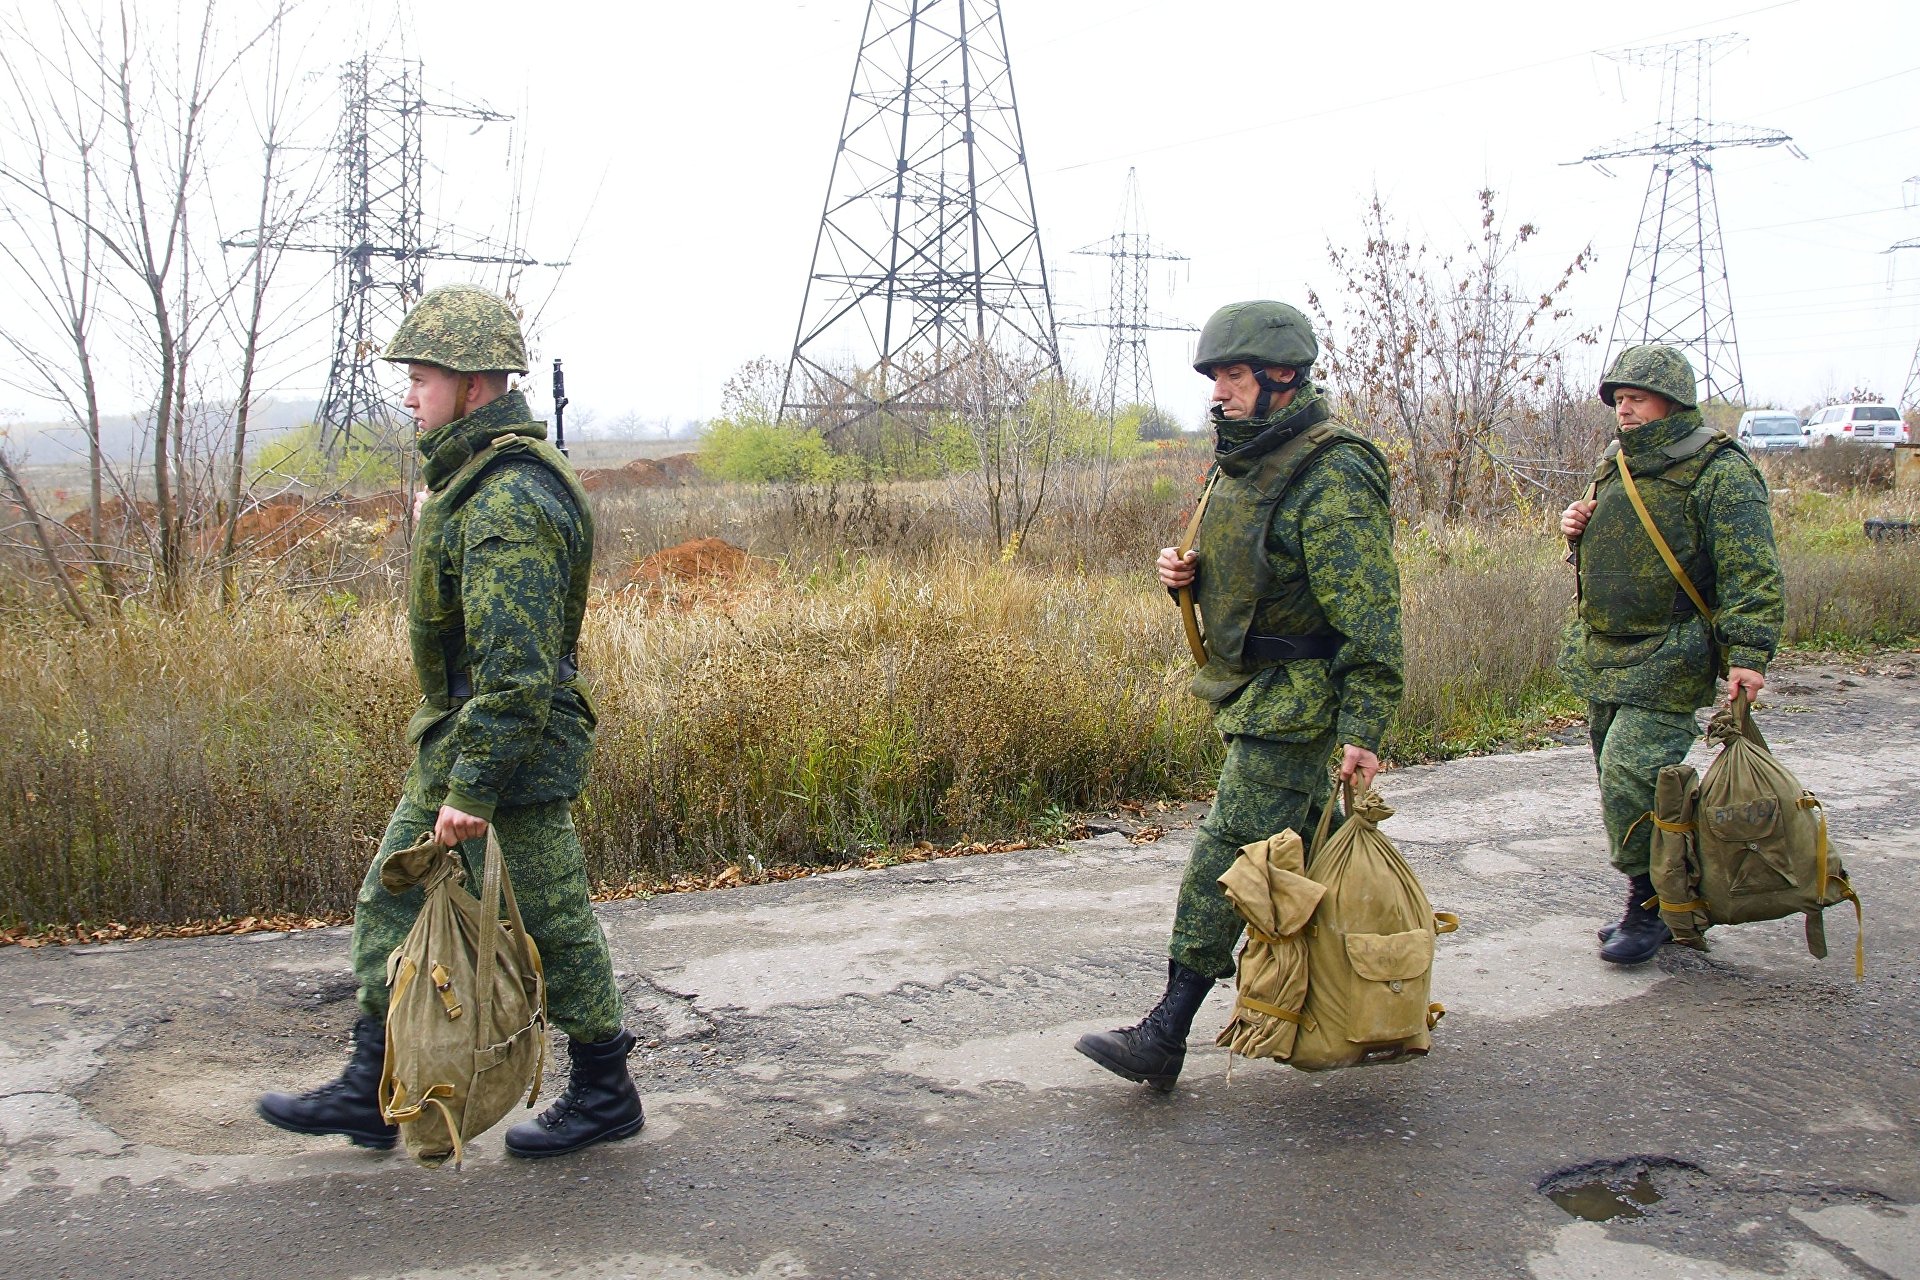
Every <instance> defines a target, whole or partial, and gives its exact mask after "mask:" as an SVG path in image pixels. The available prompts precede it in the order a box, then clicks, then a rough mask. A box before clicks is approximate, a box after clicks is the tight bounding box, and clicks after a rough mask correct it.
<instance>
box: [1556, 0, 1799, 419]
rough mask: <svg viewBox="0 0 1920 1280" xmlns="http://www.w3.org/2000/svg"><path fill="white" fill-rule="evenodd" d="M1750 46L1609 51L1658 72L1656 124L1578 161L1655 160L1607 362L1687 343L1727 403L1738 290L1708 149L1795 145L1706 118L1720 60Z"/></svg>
mask: <svg viewBox="0 0 1920 1280" xmlns="http://www.w3.org/2000/svg"><path fill="white" fill-rule="evenodd" d="M1744 42H1745V37H1743V36H1738V35H1733V34H1728V35H1720V36H1711V37H1708V38H1705V39H1700V40H1685V41H1681V42H1679V43H1677V44H1663V45H1648V46H1645V47H1642V48H1635V49H1623V50H1620V51H1618V52H1616V53H1610V54H1607V55H1605V56H1606V57H1608V58H1611V59H1613V60H1614V61H1616V62H1621V63H1625V64H1627V65H1629V66H1636V67H1657V68H1658V69H1659V71H1660V101H1661V106H1660V121H1659V123H1658V124H1656V125H1655V126H1654V127H1653V129H1652V130H1651V132H1649V133H1646V134H1642V135H1640V136H1638V137H1635V138H1632V139H1628V140H1626V141H1623V142H1619V143H1616V144H1614V145H1613V146H1610V147H1608V148H1605V149H1604V150H1600V151H1595V152H1593V153H1591V154H1589V155H1586V156H1582V157H1581V158H1580V159H1579V160H1578V161H1574V162H1573V163H1576V164H1592V165H1595V166H1596V167H1598V168H1600V170H1601V172H1603V173H1605V172H1608V170H1607V169H1606V164H1605V162H1606V161H1608V160H1624V159H1629V158H1633V157H1638V156H1651V157H1653V170H1652V172H1651V173H1650V174H1649V175H1648V178H1647V194H1646V198H1645V199H1644V200H1643V201H1642V202H1641V206H1640V226H1639V229H1638V230H1637V231H1635V233H1634V237H1633V253H1632V255H1631V256H1630V257H1629V258H1628V260H1627V274H1626V279H1625V280H1624V282H1623V283H1622V285H1621V288H1620V305H1619V308H1618V310H1616V311H1615V312H1614V317H1613V331H1612V333H1611V334H1610V335H1609V336H1608V338H1607V362H1608V364H1609V365H1611V363H1612V361H1613V357H1614V354H1615V353H1616V352H1618V351H1619V350H1620V349H1621V348H1622V347H1628V346H1632V345H1634V344H1636V343H1643V342H1658V343H1665V344H1668V345H1671V346H1676V347H1682V348H1684V349H1685V350H1686V352H1687V354H1688V355H1689V356H1690V357H1691V358H1692V360H1693V366H1694V368H1695V370H1697V371H1698V372H1699V374H1700V375H1701V378H1700V398H1701V399H1702V400H1703V401H1705V400H1708V399H1713V398H1718V399H1720V400H1723V401H1727V402H1729V403H1734V402H1739V401H1742V400H1743V399H1744V397H1745V394H1746V389H1745V386H1744V385H1743V382H1742V379H1741V374H1740V348H1739V343H1738V340H1737V338H1736V336H1735V333H1734V324H1733V294H1732V291H1731V289H1730V288H1729V287H1728V283H1727V255H1726V248H1725V245H1724V243H1723V241H1722V238H1721V233H1720V207H1719V202H1718V200H1717V198H1716V196H1715V194H1714V186H1713V166H1712V165H1711V164H1709V163H1707V160H1706V157H1707V155H1708V153H1710V152H1713V151H1717V150H1720V149H1722V148H1725V147H1777V146H1780V145H1782V144H1789V145H1790V144H1791V143H1792V141H1793V140H1792V139H1791V138H1790V137H1788V136H1787V135H1786V134H1784V133H1781V132H1780V131H1779V130H1777V129H1754V128H1747V127H1744V126H1740V125H1720V124H1714V123H1713V122H1712V120H1711V119H1710V116H1711V105H1712V93H1711V72H1712V67H1713V62H1714V59H1715V58H1717V57H1718V56H1720V55H1721V54H1722V53H1724V52H1726V51H1727V50H1728V49H1731V48H1734V47H1736V46H1738V45H1739V44H1742V43H1744Z"/></svg>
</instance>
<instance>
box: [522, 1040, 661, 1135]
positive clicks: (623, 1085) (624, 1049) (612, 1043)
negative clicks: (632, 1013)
mask: <svg viewBox="0 0 1920 1280" xmlns="http://www.w3.org/2000/svg"><path fill="white" fill-rule="evenodd" d="M633 1045H634V1036H633V1033H632V1032H631V1031H627V1030H624V1029H622V1030H620V1031H616V1032H614V1033H613V1034H612V1035H611V1036H609V1037H607V1038H606V1039H605V1040H596V1041H594V1042H592V1043H591V1044H590V1043H588V1042H587V1041H585V1040H571V1039H570V1040H568V1041H567V1056H568V1057H570V1058H572V1059H573V1070H572V1072H571V1073H570V1074H569V1075H568V1077H567V1087H566V1088H565V1089H564V1090H562V1091H561V1094H560V1096H559V1097H558V1098H555V1099H554V1100H553V1105H552V1106H550V1107H548V1108H547V1109H546V1110H545V1111H542V1112H541V1113H540V1114H539V1115H537V1116H535V1117H534V1118H533V1119H531V1120H525V1121H522V1122H521V1123H519V1124H517V1125H515V1126H513V1128H511V1129H509V1130H507V1154H508V1155H510V1156H523V1157H525V1158H527V1159H529V1160H537V1159H539V1158H540V1157H542V1156H563V1155H566V1154H567V1153H568V1152H569V1151H578V1150H579V1149H580V1148H582V1147H585V1146H590V1145H592V1144H593V1143H596V1142H603V1141H604V1142H611V1141H613V1140H614V1139H616V1138H631V1137H632V1136H633V1135H634V1134H636V1133H638V1132H640V1126H641V1125H643V1124H645V1123H646V1122H647V1117H646V1115H645V1114H644V1113H643V1112H642V1111H641V1109H640V1091H639V1090H638V1089H636V1088H634V1087H633V1077H632V1076H630V1075H628V1074H627V1055H628V1054H630V1053H632V1052H633Z"/></svg>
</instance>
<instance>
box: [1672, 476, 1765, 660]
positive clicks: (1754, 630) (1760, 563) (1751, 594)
mask: <svg viewBox="0 0 1920 1280" xmlns="http://www.w3.org/2000/svg"><path fill="white" fill-rule="evenodd" d="M1694 492H1695V494H1696V495H1697V496H1696V502H1697V504H1698V505H1697V508H1696V509H1697V510H1698V512H1699V514H1700V524H1701V528H1702V529H1703V530H1704V531H1705V534H1706V549H1707V554H1708V555H1709V556H1710V557H1711V558H1712V561H1713V571H1714V584H1715V589H1716V591H1717V592H1718V596H1719V598H1718V600H1716V601H1715V606H1716V607H1715V609H1714V617H1715V624H1716V627H1717V629H1718V630H1719V632H1720V639H1721V643H1723V644H1724V645H1726V649H1727V665H1728V666H1733V667H1748V668H1751V669H1752V670H1755V671H1765V670H1766V669H1767V663H1768V662H1770V661H1772V659H1773V654H1774V650H1776V649H1778V648H1779V647H1780V632H1781V631H1782V629H1784V628H1785V626H1786V621H1787V606H1786V594H1785V591H1784V589H1783V587H1782V583H1781V577H1780V553H1779V551H1778V550H1776V549H1775V547H1774V545H1773V513H1772V511H1771V510H1769V508H1768V499H1767V485H1766V481H1765V480H1763V479H1762V478H1761V476H1760V474H1759V472H1758V471H1756V470H1755V469H1754V467H1753V464H1752V463H1750V462H1748V461H1747V460H1746V459H1745V458H1744V457H1741V456H1740V455H1739V454H1736V453H1733V452H1732V451H1731V450H1729V451H1728V452H1726V453H1722V454H1721V455H1720V456H1719V457H1718V458H1715V459H1714V460H1713V462H1712V463H1711V464H1710V465H1709V466H1708V467H1707V470H1706V474H1704V475H1703V476H1701V478H1700V484H1699V486H1698V487H1697V488H1696V489H1695V491H1694Z"/></svg>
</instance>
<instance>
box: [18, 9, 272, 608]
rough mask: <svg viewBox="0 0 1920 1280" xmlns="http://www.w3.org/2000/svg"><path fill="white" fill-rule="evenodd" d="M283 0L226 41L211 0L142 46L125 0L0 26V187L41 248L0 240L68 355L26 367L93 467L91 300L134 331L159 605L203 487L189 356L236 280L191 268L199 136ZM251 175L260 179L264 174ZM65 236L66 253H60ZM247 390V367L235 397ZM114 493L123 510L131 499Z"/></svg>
mask: <svg viewBox="0 0 1920 1280" xmlns="http://www.w3.org/2000/svg"><path fill="white" fill-rule="evenodd" d="M287 8H288V6H287V4H286V3H285V2H284V0H282V2H281V3H277V4H276V5H275V6H274V7H272V8H270V9H268V10H265V11H262V12H264V17H263V18H262V21H261V23H260V25H259V26H258V28H257V29H254V30H252V31H251V32H250V33H245V34H243V36H242V38H241V39H239V40H238V41H236V42H232V43H231V44H223V43H222V41H221V39H220V32H221V31H222V30H223V29H224V28H225V26H226V25H227V24H226V21H225V18H224V16H223V15H222V14H221V13H220V12H219V5H218V3H217V0H203V3H202V4H201V5H200V7H199V8H198V10H197V12H194V11H190V10H188V11H179V12H177V13H176V14H175V15H174V16H175V17H176V18H177V19H178V20H179V23H180V25H179V26H178V27H177V28H176V29H172V30H170V31H169V32H167V33H166V35H165V36H164V37H163V38H162V39H159V40H157V41H155V42H154V44H153V47H152V48H150V47H149V42H148V40H147V37H146V33H145V31H144V30H143V28H142V26H141V23H140V20H139V18H138V16H137V15H136V14H135V12H134V9H133V7H132V6H131V5H130V4H129V3H128V2H127V0H120V3H119V4H118V6H117V7H116V8H115V9H113V10H111V11H110V12H109V13H108V14H107V16H106V17H105V18H104V19H101V20H99V21H95V22H92V23H89V22H88V21H87V20H86V19H84V18H83V17H82V16H81V15H80V12H79V6H77V5H72V4H64V3H63V4H60V5H58V6H56V7H55V8H54V9H53V10H52V13H51V16H50V18H47V19H46V20H45V22H44V24H43V26H42V27H40V28H36V29H33V30H28V29H27V27H26V20H25V19H24V18H18V19H15V20H14V21H13V22H12V23H11V24H10V25H9V28H8V29H7V31H6V35H7V36H8V37H10V38H9V39H8V40H7V41H6V44H7V46H8V47H7V50H6V52H5V54H4V57H5V59H6V74H7V79H8V83H9V85H10V86H11V88H12V92H13V95H14V97H15V98H16V99H18V100H19V105H21V106H22V112H21V115H20V116H19V118H20V119H23V120H28V121H31V123H30V124H29V125H28V126H27V128H26V129H25V135H26V137H27V138H28V139H29V144H28V146H27V148H26V154H25V156H24V157H21V156H19V155H18V154H17V153H15V152H14V149H11V148H9V149H7V151H6V152H4V153H0V187H4V188H6V189H7V190H8V191H9V193H10V195H11V198H12V199H13V200H14V201H15V202H16V203H20V204H27V205H33V206H36V212H37V213H38V214H39V216H40V217H41V218H42V219H43V220H44V221H45V222H46V224H47V225H48V227H49V232H48V234H47V236H43V237H42V238H41V243H42V244H43V245H44V244H47V243H51V245H52V252H46V251H44V250H42V251H34V250H32V249H31V248H30V247H28V246H29V245H30V244H31V242H30V241H26V240H21V241H20V242H19V243H16V237H14V236H12V235H5V236H0V242H4V243H5V245H6V259H7V261H8V262H9V263H10V265H12V266H13V267H15V269H16V274H17V275H19V276H20V277H21V278H22V279H24V280H26V281H27V288H28V290H29V293H30V294H38V295H39V296H41V297H43V298H44V299H46V300H47V301H49V302H51V303H53V304H55V305H53V306H51V307H50V308H49V310H50V312H51V313H52V314H54V315H56V316H59V317H60V318H61V327H62V328H63V329H64V330H65V331H67V333H68V334H69V336H68V337H67V339H66V345H67V346H71V347H72V348H73V350H72V354H71V356H69V357H67V358H66V359H64V360H55V359H49V360H45V361H42V362H40V367H42V369H43V372H42V373H41V374H40V381H42V382H51V383H53V384H55V385H54V387H53V389H54V390H55V392H56V394H54V395H53V396H52V397H51V398H53V399H56V400H58V401H59V402H61V403H63V404H65V405H67V406H68V407H69V411H70V413H71V414H72V415H73V416H75V417H76V418H77V419H79V420H80V421H81V422H82V423H83V426H85V428H86V429H87V430H88V432H89V438H90V441H91V453H92V455H93V461H94V466H93V472H94V475H95V477H98V476H99V475H100V474H101V473H102V471H103V470H104V467H103V466H102V464H101V459H100V457H99V454H100V448H99V434H100V410H99V376H98V365H97V360H96V353H95V349H94V348H93V347H92V345H91V344H90V340H89V335H90V332H91V325H92V323H93V322H94V320H95V318H96V316H97V310H98V305H99V300H100V299H101V298H102V297H103V296H104V297H110V298H112V299H113V300H114V301H115V302H116V303H118V304H124V306H125V307H126V308H127V313H128V314H127V319H128V320H130V321H131V322H132V328H133V331H134V332H135V333H136V334H137V335H139V336H140V337H141V338H143V339H144V341H145V355H146V360H145V364H146V368H147V371H148V374H149V376H150V377H151V378H152V382H153V395H152V400H151V405H152V411H151V417H150V419H149V423H150V448H151V453H150V462H151V468H152V486H153V494H154V508H153V510H154V516H153V528H152V549H153V561H154V564H155V567H156V569H157V578H158V582H159V587H160V592H161V597H162V599H163V600H164V601H165V602H167V603H168V604H177V603H178V602H179V600H180V592H181V587H182V582H183V574H184V573H185V570H186V568H187V563H186V551H187V545H188V543H187V533H188V527H189V523H190V521H191V520H192V519H193V518H194V511H193V507H192V503H191V495H192V491H194V490H200V491H211V488H212V486H211V483H210V481H211V475H210V474H208V475H204V476H200V477H197V478H196V476H195V475H194V471H195V468H196V466H198V465H200V464H202V463H205V462H209V461H210V457H209V455H207V454H206V453H205V452H204V451H202V450H200V449H198V448H197V447H196V440H195V437H194V436H193V434H192V431H193V429H194V427H195V425H196V424H195V423H194V421H193V417H194V409H193V404H194V398H193V396H192V394H191V393H192V389H193V387H194V383H193V377H194V372H195V371H194V364H193V355H194V351H195V349H196V345H197V344H198V343H199V342H200V341H201V340H202V339H203V338H204V337H206V336H207V335H209V334H210V333H213V332H215V331H216V329H215V326H216V325H217V324H218V323H219V321H220V320H221V318H222V314H223V309H224V307H225V306H226V304H227V301H228V299H229V298H230V296H231V294H232V292H233V291H234V290H235V289H236V288H237V287H238V283H239V278H238V277H234V278H232V279H223V278H222V276H223V273H221V272H219V271H217V270H212V271H209V270H206V269H204V266H203V264H204V263H205V262H206V261H207V259H206V255H205V254H204V252H203V251H202V248H201V246H200V245H198V244H196V242H195V223H196V219H198V218H202V217H210V216H211V215H210V212H209V204H210V196H209V193H208V190H207V186H206V173H205V170H206V168H207V146H208V137H209V133H210V130H211V127H212V123H213V121H214V118H215V115H216V104H217V102H218V101H219V100H220V99H221V96H222V94H223V89H224V87H225V86H226V85H227V84H228V83H229V82H230V81H231V80H232V79H233V78H234V76H235V73H236V72H237V71H238V70H239V69H240V67H241V66H242V64H243V62H244V60H245V59H246V58H247V57H248V55H249V54H250V52H251V51H252V50H253V49H254V47H255V46H257V45H258V44H260V43H261V41H263V40H264V39H266V38H267V37H268V36H269V35H271V34H274V33H276V32H278V31H279V30H280V29H281V27H282V24H283V22H284V19H285V17H286V13H287ZM276 74H277V68H276ZM67 103H71V104H72V105H71V107H65V105H64V104H67ZM47 104H53V105H47ZM56 108H64V109H56ZM276 127H278V126H276ZM62 149H65V150H66V151H69V152H74V153H77V155H78V160H77V162H75V161H73V159H72V157H71V156H62V155H60V152H61V151H62ZM265 182H266V183H267V185H268V186H269V187H270V186H271V182H272V177H271V174H269V175H268V177H267V178H266V179H265ZM202 238H204V236H203V237H202ZM67 243H72V244H74V245H76V246H77V247H78V249H79V253H78V254H77V255H74V254H69V253H68V252H66V251H65V249H64V247H63V246H64V245H65V244H67ZM263 270H264V266H263ZM265 278H266V277H264V276H263V277H261V281H262V283H263V282H264V279H265ZM210 285H211V287H209V286H210ZM255 318H256V320H257V319H258V316H257V315H256V317H255ZM14 337H17V338H18V340H17V341H16V340H13V338H10V340H9V345H10V346H12V347H13V348H14V349H15V350H16V352H20V351H22V349H23V348H26V349H32V348H33V345H34V344H33V343H32V341H31V340H30V339H28V338H27V337H26V336H25V334H24V332H22V333H19V334H16V335H14ZM255 354H256V355H257V344H256V352H255ZM27 363H28V364H29V366H30V367H32V366H33V363H34V362H32V361H29V362H27ZM246 363H247V368H248V370H249V371H250V370H251V367H252V365H251V362H250V361H249V362H246ZM251 395H252V386H251V382H250V380H249V384H248V386H247V388H246V392H245V394H244V395H243V397H242V399H247V400H250V398H251ZM207 399H208V397H204V396H203V397H202V402H203V403H204V402H206V401H207ZM196 479H197V481H198V482H197V483H196ZM92 488H93V492H92V494H91V495H90V498H91V502H92V504H93V524H92V526H91V532H92V538H93V540H94V542H95V543H96V544H98V543H101V542H103V541H104V540H105V531H104V529H102V528H101V527H100V525H101V521H100V519H99V517H100V512H101V508H102V505H103V504H102V502H101V497H100V493H99V485H98V483H97V480H96V482H95V483H94V484H93V486H92ZM123 496H126V497H129V498H130V496H131V495H123ZM124 505H125V506H126V508H127V510H129V511H130V512H137V511H138V510H139V506H138V504H137V503H134V502H132V501H128V502H126V503H125V504H124ZM99 558H101V559H105V557H104V556H101V557H99Z"/></svg>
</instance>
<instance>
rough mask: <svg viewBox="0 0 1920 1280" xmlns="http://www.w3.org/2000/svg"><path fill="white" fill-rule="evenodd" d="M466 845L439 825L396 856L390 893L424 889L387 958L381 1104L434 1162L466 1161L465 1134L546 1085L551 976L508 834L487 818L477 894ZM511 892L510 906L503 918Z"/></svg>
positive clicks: (385, 882)
mask: <svg viewBox="0 0 1920 1280" xmlns="http://www.w3.org/2000/svg"><path fill="white" fill-rule="evenodd" d="M465 878H466V864H465V862H464V861H463V860H462V859H461V857H460V854H459V852H458V851H457V850H454V849H449V848H447V847H446V846H445V845H442V844H437V843H435V842H434V840H433V837H432V836H431V835H428V836H423V837H422V838H421V840H420V843H418V844H416V845H414V846H413V847H412V848H410V849H403V850H401V851H400V852H398V853H395V854H393V855H392V856H390V857H389V858H388V859H387V861H386V865H385V866H383V867H382V868H381V870H380V883H381V885H382V886H384V887H385V888H386V890H387V892H389V893H395V894H398V893H404V892H406V891H407V890H408V889H411V888H412V887H413V886H415V885H423V886H425V889H426V901H425V903H424V904H422V906H421V908H420V915H419V918H418V919H416V920H415V921H414V922H413V928H412V929H410V930H409V931H408V933H407V936H406V940H405V941H403V942H402V943H401V944H400V945H399V946H398V947H395V948H394V951H393V954H392V955H391V956H390V957H388V959H387V991H388V1004H387V1056H386V1062H385V1063H384V1065H383V1067H382V1070H381V1074H380V1093H379V1098H380V1114H381V1115H382V1116H383V1117H384V1118H385V1119H386V1121H387V1122H388V1123H389V1124H396V1125H399V1126H400V1136H401V1138H402V1139H403V1140H404V1141H405V1142H406V1145H407V1154H409V1155H411V1156H412V1157H413V1158H414V1159H415V1160H418V1161H419V1162H420V1163H421V1164H424V1165H427V1166H428V1167H430V1168H431V1167H435V1166H438V1165H441V1164H444V1163H446V1161H447V1160H448V1159H449V1158H451V1159H452V1160H453V1162H454V1164H455V1165H456V1166H458V1165H459V1163H460V1161H461V1157H462V1155H463V1153H464V1150H465V1144H466V1141H467V1139H469V1138H472V1137H474V1136H476V1135H477V1134H480V1133H483V1132H485V1131H486V1130H487V1129H489V1128H491V1127H492V1126H493V1125H494V1124H495V1123H496V1122H497V1121H498V1120H499V1119H500V1118H501V1117H502V1116H504V1115H506V1114H507V1112H508V1111H510V1110H512V1109H513V1105H514V1103H515V1102H517V1101H519V1100H520V1099H521V1098H522V1097H525V1099H526V1104H527V1105H528V1106H532V1105H533V1100H534V1098H535V1097H537V1096H538V1095H539V1092H540V1074H541V1068H542V1067H543V1066H544V1064H545V1059H546V1051H547V987H546V976H545V974H544V973H543V971H542V970H541V967H540V950H539V948H538V947H536V946H535V945H534V942H533V939H532V938H531V937H529V936H528V934H527V926H526V924H525V922H524V921H522V920H521V918H520V904H519V903H518V902H516V901H515V900H514V896H513V881H512V879H511V878H510V877H509V876H508V875H507V864H506V859H505V857H504V856H503V855H502V853H501V850H500V837H499V835H498V834H497V832H496V831H495V829H494V827H493V826H492V825H491V824H489V825H488V827H487V857H486V867H485V870H484V871H483V872H482V875H481V888H480V897H479V898H475V897H474V896H473V895H472V894H471V893H468V892H467V890H466V888H465V887H464V886H463V884H462V881H464V880H465ZM502 896H504V897H505V899H506V908H507V918H506V919H505V920H502V919H501V918H500V905H501V898H502Z"/></svg>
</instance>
